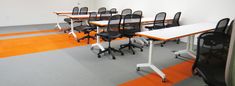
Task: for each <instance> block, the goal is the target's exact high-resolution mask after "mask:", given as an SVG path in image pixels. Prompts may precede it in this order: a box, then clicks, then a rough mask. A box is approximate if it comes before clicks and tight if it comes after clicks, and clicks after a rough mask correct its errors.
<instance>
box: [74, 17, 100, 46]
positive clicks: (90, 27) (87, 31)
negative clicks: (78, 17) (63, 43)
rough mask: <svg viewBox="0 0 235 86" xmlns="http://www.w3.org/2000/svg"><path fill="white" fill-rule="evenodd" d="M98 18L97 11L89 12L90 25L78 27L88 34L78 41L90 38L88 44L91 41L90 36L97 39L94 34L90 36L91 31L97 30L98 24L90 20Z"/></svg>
mask: <svg viewBox="0 0 235 86" xmlns="http://www.w3.org/2000/svg"><path fill="white" fill-rule="evenodd" d="M96 18H97V13H96V12H90V13H89V19H88V24H89V25H88V26H81V27H77V28H80V29H79V30H80V31H83V32H84V33H85V34H87V35H86V36H84V37H82V38H80V39H78V40H77V41H78V42H80V40H83V39H88V41H87V44H89V43H90V38H92V39H95V37H94V36H90V32H91V31H94V30H96V26H95V25H93V24H91V23H90V22H91V21H96V20H97V19H96ZM75 30H77V29H75Z"/></svg>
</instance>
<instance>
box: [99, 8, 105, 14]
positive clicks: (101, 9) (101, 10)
mask: <svg viewBox="0 0 235 86" xmlns="http://www.w3.org/2000/svg"><path fill="white" fill-rule="evenodd" d="M101 12H106V8H105V7H101V8H99V9H98V14H100V13H101Z"/></svg>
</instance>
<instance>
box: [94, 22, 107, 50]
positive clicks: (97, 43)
mask: <svg viewBox="0 0 235 86" xmlns="http://www.w3.org/2000/svg"><path fill="white" fill-rule="evenodd" d="M96 33H97V34H99V33H100V31H99V27H98V26H97V30H96ZM95 46H97V47H99V48H100V49H101V50H102V51H104V50H105V49H104V47H103V46H102V45H101V44H100V36H99V35H96V43H95V44H92V45H91V49H92V48H93V47H95Z"/></svg>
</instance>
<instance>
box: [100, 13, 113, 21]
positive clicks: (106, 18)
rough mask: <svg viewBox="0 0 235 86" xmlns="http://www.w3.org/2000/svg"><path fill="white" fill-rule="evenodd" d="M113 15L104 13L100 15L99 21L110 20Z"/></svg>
mask: <svg viewBox="0 0 235 86" xmlns="http://www.w3.org/2000/svg"><path fill="white" fill-rule="evenodd" d="M111 16H112V14H111V13H110V12H109V11H103V12H101V13H100V17H99V20H109V18H110V17H111Z"/></svg>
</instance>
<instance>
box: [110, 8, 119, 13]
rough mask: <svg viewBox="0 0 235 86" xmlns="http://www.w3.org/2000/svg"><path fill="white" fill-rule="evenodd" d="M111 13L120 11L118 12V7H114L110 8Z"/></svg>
mask: <svg viewBox="0 0 235 86" xmlns="http://www.w3.org/2000/svg"><path fill="white" fill-rule="evenodd" d="M110 13H111V14H116V13H118V12H117V9H116V8H112V9H110Z"/></svg>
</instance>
